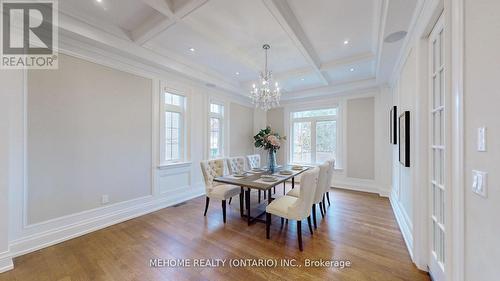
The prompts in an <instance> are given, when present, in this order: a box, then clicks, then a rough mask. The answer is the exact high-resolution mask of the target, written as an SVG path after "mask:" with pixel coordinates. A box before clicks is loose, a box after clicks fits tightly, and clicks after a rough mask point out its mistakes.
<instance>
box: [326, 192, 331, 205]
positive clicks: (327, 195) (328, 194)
mask: <svg viewBox="0 0 500 281" xmlns="http://www.w3.org/2000/svg"><path fill="white" fill-rule="evenodd" d="M326 200H328V206H330V192H328V191H327V192H326Z"/></svg>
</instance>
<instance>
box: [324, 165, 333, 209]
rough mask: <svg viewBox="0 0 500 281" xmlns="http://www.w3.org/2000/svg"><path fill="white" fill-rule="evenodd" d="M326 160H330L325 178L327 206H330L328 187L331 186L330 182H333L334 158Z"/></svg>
mask: <svg viewBox="0 0 500 281" xmlns="http://www.w3.org/2000/svg"><path fill="white" fill-rule="evenodd" d="M328 162H330V168H329V169H328V178H327V183H326V191H325V194H326V199H327V201H328V206H330V189H331V188H332V182H333V173H334V171H335V159H330V160H329V161H328Z"/></svg>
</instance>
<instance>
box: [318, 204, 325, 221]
mask: <svg viewBox="0 0 500 281" xmlns="http://www.w3.org/2000/svg"><path fill="white" fill-rule="evenodd" d="M318 204H319V210H320V211H321V217H322V218H325V212H324V211H323V204H321V202H319V203H318Z"/></svg>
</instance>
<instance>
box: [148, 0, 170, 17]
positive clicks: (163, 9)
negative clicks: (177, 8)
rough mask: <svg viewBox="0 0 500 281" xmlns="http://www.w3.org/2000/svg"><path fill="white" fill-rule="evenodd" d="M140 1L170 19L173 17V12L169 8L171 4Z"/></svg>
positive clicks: (156, 1)
mask: <svg viewBox="0 0 500 281" xmlns="http://www.w3.org/2000/svg"><path fill="white" fill-rule="evenodd" d="M141 1H142V2H143V3H144V4H146V5H148V6H149V7H151V8H153V9H155V10H156V11H158V12H160V13H161V14H163V15H165V16H167V17H168V18H170V19H172V18H173V17H174V11H173V9H172V8H171V3H170V2H168V1H167V0H141Z"/></svg>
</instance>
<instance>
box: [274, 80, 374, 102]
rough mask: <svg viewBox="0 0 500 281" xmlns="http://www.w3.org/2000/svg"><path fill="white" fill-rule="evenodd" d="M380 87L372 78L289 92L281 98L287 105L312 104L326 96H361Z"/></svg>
mask: <svg viewBox="0 0 500 281" xmlns="http://www.w3.org/2000/svg"><path fill="white" fill-rule="evenodd" d="M378 86H379V85H378V83H377V80H376V79H375V77H372V78H368V79H360V80H357V81H351V82H346V83H339V84H331V85H329V86H324V87H318V88H312V89H306V90H301V91H293V92H287V93H284V94H283V95H282V96H281V100H282V102H281V104H282V105H285V104H287V103H289V102H292V101H294V102H298V101H304V102H308V101H309V102H310V101H313V100H315V99H320V98H321V97H325V96H328V97H334V96H344V95H349V94H353V93H358V94H359V93H360V92H361V91H364V90H371V89H375V88H376V87H378Z"/></svg>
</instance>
